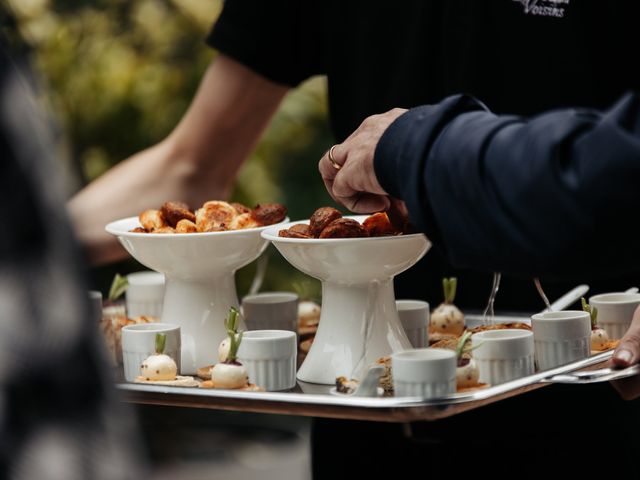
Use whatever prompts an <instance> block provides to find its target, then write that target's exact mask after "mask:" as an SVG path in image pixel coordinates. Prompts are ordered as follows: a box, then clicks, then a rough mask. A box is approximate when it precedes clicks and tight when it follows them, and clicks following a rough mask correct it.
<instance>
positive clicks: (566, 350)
mask: <svg viewBox="0 0 640 480" xmlns="http://www.w3.org/2000/svg"><path fill="white" fill-rule="evenodd" d="M531 327H532V328H533V339H534V343H535V351H536V363H537V364H538V370H549V369H550V368H554V367H558V366H560V365H565V364H567V363H571V362H575V361H577V360H582V359H583V358H587V357H588V356H589V355H590V354H591V316H590V315H589V313H588V312H583V311H581V310H563V311H560V312H542V313H536V314H535V315H533V316H532V317H531Z"/></svg>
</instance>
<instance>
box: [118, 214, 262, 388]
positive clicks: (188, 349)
mask: <svg viewBox="0 0 640 480" xmlns="http://www.w3.org/2000/svg"><path fill="white" fill-rule="evenodd" d="M139 226H140V224H139V222H138V218H137V217H131V218H125V219H122V220H117V221H115V222H112V223H110V224H108V225H107V226H106V230H107V232H109V233H111V234H113V235H115V236H116V237H118V239H119V240H120V243H122V245H123V246H124V248H125V249H126V250H127V251H128V252H129V253H130V254H131V256H133V257H134V258H135V259H136V260H138V261H139V262H140V263H142V264H143V265H145V266H146V267H149V268H150V269H152V270H155V271H157V272H161V273H164V275H165V277H166V286H165V296H164V304H163V307H162V318H161V321H162V322H163V323H171V324H177V325H180V331H181V336H182V354H181V373H182V374H184V375H194V374H195V373H196V371H197V369H198V368H199V367H203V366H205V365H212V364H214V363H216V362H217V361H218V358H217V357H218V345H219V343H220V342H221V341H222V340H223V339H224V338H225V337H226V335H227V334H226V331H225V329H224V319H225V317H226V316H227V314H228V313H229V307H232V306H234V307H238V295H237V293H236V287H235V272H236V270H238V269H239V268H241V267H243V266H245V265H247V264H248V263H250V262H252V261H253V260H255V259H256V258H258V257H259V256H260V254H261V253H262V252H263V251H264V249H265V248H266V247H267V242H266V240H264V239H263V238H262V237H261V236H260V233H261V232H262V231H263V230H265V229H267V228H269V227H260V228H250V229H246V230H230V231H226V232H210V233H185V234H177V233H168V234H152V233H133V232H130V230H131V229H133V228H135V227H139ZM240 328H241V329H243V330H244V329H246V328H245V326H244V325H240Z"/></svg>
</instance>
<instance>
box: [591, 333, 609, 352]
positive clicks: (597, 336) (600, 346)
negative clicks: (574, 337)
mask: <svg viewBox="0 0 640 480" xmlns="http://www.w3.org/2000/svg"><path fill="white" fill-rule="evenodd" d="M608 343H609V335H607V331H606V330H605V329H603V328H595V329H593V330H591V350H604V349H605V348H607V345H608Z"/></svg>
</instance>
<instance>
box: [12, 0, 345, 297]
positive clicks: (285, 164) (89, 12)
mask: <svg viewBox="0 0 640 480" xmlns="http://www.w3.org/2000/svg"><path fill="white" fill-rule="evenodd" d="M7 1H8V3H9V5H10V7H11V9H12V10H13V13H14V15H15V17H16V20H17V22H18V26H19V29H20V32H21V33H22V36H23V37H24V39H25V40H26V41H27V42H28V43H29V45H30V46H31V47H32V49H33V56H34V63H35V67H36V69H37V70H38V72H39V73H40V75H41V77H42V78H43V79H44V82H45V91H46V93H47V101H48V103H49V106H50V110H51V111H52V113H53V114H54V115H55V117H56V119H57V121H58V122H59V124H60V130H61V131H62V132H64V136H63V138H64V143H65V144H66V146H67V150H68V151H69V153H70V155H69V156H68V157H69V158H70V159H71V162H70V164H69V165H64V167H66V169H67V171H69V172H70V173H71V175H70V176H69V178H72V179H75V180H76V181H75V182H70V183H69V184H70V194H71V193H73V190H74V189H76V190H77V189H78V188H80V187H81V186H82V185H83V184H86V183H87V182H89V181H91V180H93V179H95V178H97V177H98V176H100V175H101V174H103V173H104V172H105V171H107V170H108V169H109V168H111V167H112V166H113V165H115V164H116V163H118V162H119V161H121V160H123V159H125V158H127V157H128V156H130V155H132V154H133V153H135V152H137V151H139V150H142V149H144V148H146V147H148V146H151V145H152V144H154V143H156V142H158V141H159V140H161V139H162V138H164V137H165V136H166V135H167V134H168V133H169V132H170V131H171V129H172V128H173V127H174V125H176V124H177V122H178V120H179V119H180V117H181V116H182V114H183V112H184V111H185V110H186V108H187V106H188V105H189V103H190V101H191V98H192V96H193V94H194V92H195V90H196V88H197V86H198V84H199V81H200V78H201V77H202V74H203V73H204V71H205V69H206V67H207V66H208V65H209V63H210V62H211V61H212V60H214V59H215V55H216V53H215V52H214V51H212V50H211V49H210V48H208V47H207V46H206V45H205V43H204V40H203V39H204V37H205V36H206V34H207V32H208V31H209V29H210V28H211V26H212V25H213V23H214V22H215V20H216V18H217V17H218V15H219V13H220V11H221V8H222V1H221V0H136V1H130V0H7ZM326 105H327V103H326V82H325V79H324V78H320V77H318V78H313V79H310V80H309V81H307V82H306V83H304V84H303V85H301V86H300V87H299V88H297V89H295V90H293V91H292V92H291V93H290V94H289V95H288V97H287V98H286V99H285V101H284V102H283V105H282V106H281V108H280V110H279V112H278V114H277V115H276V117H275V118H274V120H273V122H272V123H271V125H270V126H269V128H268V131H267V132H266V134H265V135H264V137H263V139H262V141H261V142H260V144H259V146H258V147H257V149H256V151H255V152H254V153H253V155H252V156H251V158H250V159H249V160H248V162H247V163H246V164H245V166H244V168H243V169H242V171H241V173H240V176H239V178H238V181H237V185H236V188H235V191H234V194H233V199H234V200H237V201H240V202H243V203H246V204H248V205H254V204H255V203H257V202H273V201H277V202H281V203H284V204H285V205H287V206H288V208H289V214H290V217H291V218H293V219H298V218H307V217H308V216H309V214H310V213H311V212H312V211H313V210H314V209H315V208H317V207H319V206H322V205H328V204H331V203H330V199H329V197H328V196H327V195H326V193H325V190H324V187H323V185H322V182H321V180H320V178H319V175H318V173H317V167H316V164H317V160H318V159H319V158H320V156H321V155H322V153H323V152H324V151H325V150H326V149H327V147H328V146H329V145H331V143H332V137H331V133H330V131H329V128H328V123H327V111H326ZM141 194H142V195H144V192H141ZM168 200H169V199H168ZM150 207H153V205H150ZM268 252H269V255H270V262H269V268H268V271H267V277H266V280H265V284H264V286H263V290H292V289H293V290H295V289H298V290H302V291H301V292H300V293H302V294H303V295H305V296H311V297H317V296H318V294H319V292H318V288H319V285H318V283H317V282H315V281H311V280H310V279H308V277H306V276H304V275H302V274H301V273H299V272H297V271H296V270H295V269H293V268H292V267H290V266H289V265H288V264H287V263H286V261H284V260H283V259H282V258H281V257H280V256H279V254H278V253H277V252H276V251H275V249H273V247H269V250H268ZM141 268H142V267H141V266H140V265H138V264H136V263H135V262H133V261H127V262H123V263H121V264H118V265H114V266H110V267H106V268H101V269H96V270H95V271H94V272H93V273H94V277H95V282H96V286H97V287H98V288H100V289H102V290H104V289H105V288H106V285H107V284H108V282H109V281H110V278H111V277H112V275H113V273H114V272H115V271H119V272H121V273H127V272H130V271H134V270H140V269H141ZM254 272H255V266H254V265H250V266H248V267H246V268H245V269H243V270H242V271H241V272H239V274H238V290H239V294H240V295H242V294H243V293H245V292H246V290H247V289H248V286H249V284H250V282H251V279H252V277H253V275H254Z"/></svg>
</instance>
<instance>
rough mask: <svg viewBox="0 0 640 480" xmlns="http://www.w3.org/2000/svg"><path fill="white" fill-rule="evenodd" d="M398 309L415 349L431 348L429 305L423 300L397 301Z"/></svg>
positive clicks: (403, 326)
mask: <svg viewBox="0 0 640 480" xmlns="http://www.w3.org/2000/svg"><path fill="white" fill-rule="evenodd" d="M396 309H397V310H398V317H400V323H401V324H402V328H404V331H405V333H406V334H407V337H409V341H410V342H411V345H412V346H413V348H424V347H427V346H429V328H428V327H429V304H428V303H427V302H424V301H422V300H396Z"/></svg>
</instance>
